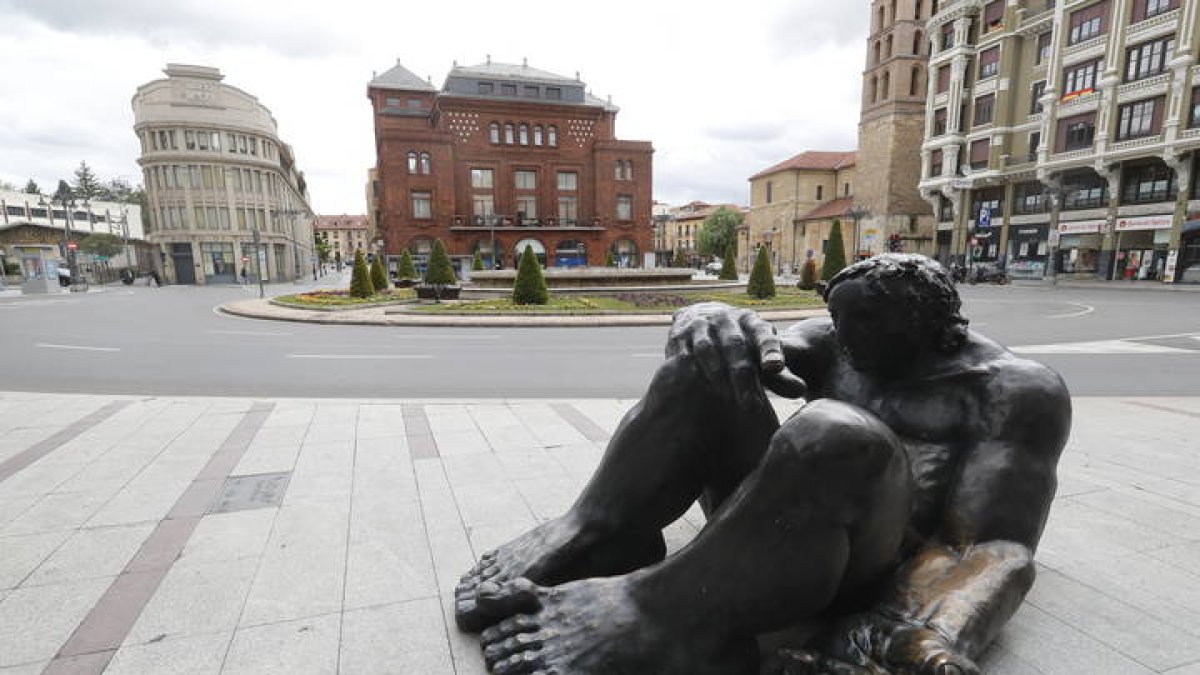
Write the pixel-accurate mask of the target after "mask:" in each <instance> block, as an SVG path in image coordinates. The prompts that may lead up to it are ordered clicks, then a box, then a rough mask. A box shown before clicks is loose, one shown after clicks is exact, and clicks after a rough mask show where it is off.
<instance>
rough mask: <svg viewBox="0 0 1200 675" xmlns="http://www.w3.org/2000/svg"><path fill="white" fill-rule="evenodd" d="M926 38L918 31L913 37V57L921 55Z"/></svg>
mask: <svg viewBox="0 0 1200 675" xmlns="http://www.w3.org/2000/svg"><path fill="white" fill-rule="evenodd" d="M924 37H925V36H924V35H922V34H921V31H917V32H916V34H915V35H913V48H912V53H913V55H915V56H920V55H921V42H923V40H924Z"/></svg>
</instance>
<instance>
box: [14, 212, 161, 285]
mask: <svg viewBox="0 0 1200 675" xmlns="http://www.w3.org/2000/svg"><path fill="white" fill-rule="evenodd" d="M97 233H99V234H111V235H113V236H116V237H121V239H122V244H123V246H122V249H123V250H122V251H121V252H120V253H117V254H116V255H113V256H106V257H101V256H96V255H93V254H89V253H87V252H86V251H79V250H78V246H79V243H80V242H81V241H82V240H83V239H84V238H85V237H87V236H88V235H90V234H97ZM72 250H74V251H75V254H74V255H75V257H76V264H77V271H78V272H79V273H81V274H83V276H85V277H87V278H88V279H89V280H90V281H93V282H97V281H102V280H107V278H106V276H105V274H104V272H105V271H108V270H116V269H120V268H126V267H128V268H135V269H149V267H150V266H151V265H152V263H153V261H154V256H152V255H150V250H149V249H148V248H147V245H146V241H145V232H144V231H143V228H142V207H141V206H139V205H137V204H127V203H122V202H104V201H94V202H82V201H81V202H77V203H76V204H75V206H74V207H73V208H68V207H67V206H64V205H63V204H60V203H52V202H51V197H50V195H40V194H29V193H26V192H15V191H10V190H0V258H3V259H4V260H5V261H7V262H8V263H10V264H17V265H18V266H20V268H21V272H20V274H21V276H23V277H26V278H28V277H37V276H41V275H44V274H46V267H47V265H46V262H45V261H54V262H55V266H56V267H66V266H67V263H66V258H67V256H68V255H69V251H72ZM0 273H2V272H0Z"/></svg>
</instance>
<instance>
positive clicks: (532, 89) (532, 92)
mask: <svg viewBox="0 0 1200 675" xmlns="http://www.w3.org/2000/svg"><path fill="white" fill-rule="evenodd" d="M523 91H524V92H525V98H537V97H538V94H539V93H541V92H539V91H538V88H537V85H533V84H527V85H525V89H524V90H523Z"/></svg>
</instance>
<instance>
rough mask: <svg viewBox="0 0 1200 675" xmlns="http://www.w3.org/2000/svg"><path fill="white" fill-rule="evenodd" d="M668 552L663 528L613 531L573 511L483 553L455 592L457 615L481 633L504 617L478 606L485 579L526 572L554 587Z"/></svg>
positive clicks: (652, 560)
mask: <svg viewBox="0 0 1200 675" xmlns="http://www.w3.org/2000/svg"><path fill="white" fill-rule="evenodd" d="M664 555H666V544H665V543H664V542H663V538H662V533H661V532H658V531H655V532H652V533H641V534H631V533H616V534H614V533H611V532H600V531H598V530H597V529H595V528H589V527H584V526H582V525H581V524H580V523H579V521H578V519H576V518H575V517H573V516H572V515H570V514H567V515H565V516H562V517H561V518H556V519H554V520H548V521H546V522H544V523H542V524H541V525H538V526H537V527H535V528H534V529H532V530H530V531H529V532H526V533H525V534H523V535H521V536H519V537H517V538H516V539H513V540H512V541H510V542H508V543H507V544H504V545H503V546H501V547H499V548H497V549H496V550H494V551H489V552H487V553H485V554H483V556H482V557H480V559H479V562H478V563H476V565H475V566H474V567H472V568H471V571H469V572H467V573H466V574H464V575H463V577H462V579H460V580H459V582H458V587H457V588H456V589H455V591H454V596H455V608H454V619H455V622H456V623H458V627H459V628H460V629H462V630H464V631H469V632H477V631H480V630H483V629H484V628H487V627H488V626H490V625H492V624H494V623H496V622H497V621H499V620H500V619H501V618H503V617H500V616H495V615H493V614H491V613H489V612H487V611H485V610H483V609H481V608H480V607H479V604H478V603H477V602H476V595H477V591H478V589H479V586H480V584H483V583H486V582H493V583H504V582H507V581H512V580H513V579H517V578H520V577H525V578H527V579H530V580H532V581H534V582H536V583H539V584H544V585H547V586H553V585H556V584H560V583H563V582H566V581H574V580H576V579H586V578H590V577H605V576H613V575H616V574H625V573H626V572H631V571H633V570H636V569H640V568H642V567H645V566H647V565H652V564H654V563H656V562H658V561H660V560H662V559H663V556H664Z"/></svg>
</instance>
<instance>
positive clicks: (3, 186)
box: [0, 180, 17, 192]
mask: <svg viewBox="0 0 1200 675" xmlns="http://www.w3.org/2000/svg"><path fill="white" fill-rule="evenodd" d="M0 190H8V191H9V192H16V191H17V186H16V185H13V184H12V183H10V182H8V181H6V180H0Z"/></svg>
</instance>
